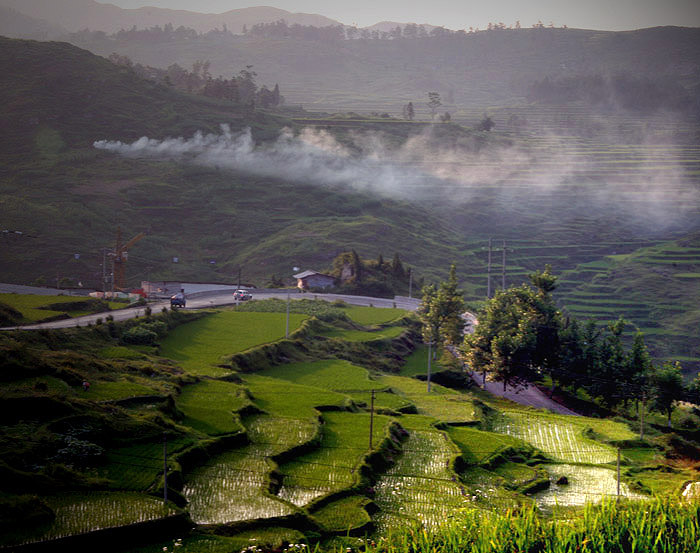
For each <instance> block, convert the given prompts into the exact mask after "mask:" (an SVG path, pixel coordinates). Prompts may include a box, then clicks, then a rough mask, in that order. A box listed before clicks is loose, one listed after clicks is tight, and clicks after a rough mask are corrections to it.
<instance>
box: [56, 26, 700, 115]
mask: <svg viewBox="0 0 700 553" xmlns="http://www.w3.org/2000/svg"><path fill="white" fill-rule="evenodd" d="M304 29H306V31H305V30H304ZM308 30H309V29H308V28H301V27H294V26H291V25H276V26H275V25H268V26H262V27H259V28H258V30H257V32H255V31H253V30H251V31H250V32H248V34H247V35H245V36H243V35H236V34H232V33H230V32H222V31H218V32H210V33H206V34H196V33H195V35H194V36H192V35H190V36H186V35H185V34H183V33H180V34H179V35H178V34H177V33H175V32H171V33H163V32H157V30H152V31H150V32H149V31H148V30H143V31H132V32H128V31H127V32H124V33H117V34H115V35H113V36H108V35H105V34H104V33H92V32H84V33H78V34H74V35H71V37H70V38H69V40H71V41H72V42H73V43H75V44H77V45H79V46H81V47H84V48H87V49H89V50H91V51H93V52H96V53H99V54H101V55H104V56H108V55H110V54H111V53H113V52H117V53H119V54H121V55H127V56H129V57H130V58H131V59H133V60H134V61H135V62H140V63H143V64H146V65H151V66H154V67H163V68H164V67H168V66H169V65H171V64H173V63H178V64H180V65H182V66H184V67H190V66H191V65H192V64H193V63H194V62H195V61H197V60H203V59H205V60H209V61H210V62H211V72H212V74H213V75H218V74H221V75H224V76H230V75H234V74H236V73H237V72H238V71H239V70H240V68H241V64H242V63H245V64H250V65H253V66H254V67H255V71H256V72H257V73H258V75H259V76H260V78H261V80H262V81H263V82H279V84H280V87H281V88H282V90H283V91H284V94H285V96H286V97H287V100H288V101H289V102H290V103H302V104H304V105H305V106H306V105H313V104H314V103H318V104H319V105H322V106H323V107H326V106H330V107H335V108H344V107H345V108H353V107H357V106H361V105H372V106H373V107H374V108H376V109H381V108H382V107H384V106H386V108H392V109H393V108H394V107H396V106H400V105H401V102H403V103H405V102H406V101H407V100H413V101H414V102H415V101H416V100H420V101H422V100H423V99H424V98H425V96H426V93H427V92H428V91H437V92H439V93H440V94H441V96H442V99H443V102H444V103H445V105H446V106H447V107H448V108H452V109H453V110H454V109H455V106H473V105H475V104H476V105H482V106H483V105H493V104H494V103H504V102H506V103H507V102H512V101H513V99H516V98H521V99H522V98H523V97H525V96H526V95H527V93H528V91H529V90H530V88H531V85H532V84H533V83H535V82H536V81H541V80H542V79H544V78H545V77H549V78H550V79H563V78H571V77H579V76H594V75H600V76H604V77H605V76H610V75H618V74H628V75H635V76H636V77H637V78H652V79H655V80H658V81H659V82H661V83H664V82H672V83H674V86H675V85H676V84H680V85H682V86H683V87H684V88H685V89H686V90H688V91H691V92H692V91H696V90H697V88H696V87H697V86H698V84H700V49H698V48H697V45H698V44H700V29H696V28H679V27H658V28H651V29H642V30H638V31H630V32H604V31H592V30H581V29H561V28H536V29H533V28H530V29H494V30H491V31H480V32H474V33H465V32H457V33H449V32H448V33H434V32H433V33H428V34H426V35H425V36H421V35H419V36H415V37H413V36H409V37H406V36H405V33H402V34H401V36H396V37H393V38H392V37H391V36H388V35H386V34H385V35H369V36H370V37H374V38H362V36H363V35H358V36H356V37H355V38H353V39H347V38H345V34H343V33H342V31H341V32H328V33H320V32H318V33H315V34H314V33H311V32H307V31H308ZM302 31H304V32H302ZM382 36H384V38H381V37H382Z"/></svg>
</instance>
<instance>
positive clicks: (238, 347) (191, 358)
mask: <svg viewBox="0 0 700 553" xmlns="http://www.w3.org/2000/svg"><path fill="white" fill-rule="evenodd" d="M306 318H307V317H306V316H305V315H301V314H296V313H295V314H292V315H290V317H289V319H290V320H289V328H290V332H291V331H293V330H294V329H296V328H298V327H299V325H301V323H302V322H303V321H304V320H305V319H306ZM285 325H286V320H285V316H284V315H283V314H277V313H244V312H238V311H221V312H218V313H214V314H212V315H209V316H207V317H204V318H202V319H199V320H197V321H194V322H191V323H187V324H184V325H182V326H179V327H177V328H176V329H174V330H173V331H172V332H171V333H169V334H168V337H167V338H166V339H165V340H163V342H162V344H161V349H160V353H161V355H163V356H164V357H169V358H170V359H174V360H175V361H177V362H178V363H179V364H181V365H182V366H183V367H184V368H186V369H187V370H188V371H190V372H192V373H194V374H202V375H209V376H219V375H221V374H225V373H226V371H224V370H222V369H220V368H217V367H216V365H217V364H219V363H222V362H225V360H226V356H228V355H233V354H234V353H238V352H241V351H244V350H246V349H249V348H251V347H253V346H258V345H261V344H266V343H269V342H274V341H276V340H279V339H281V338H284V335H285Z"/></svg>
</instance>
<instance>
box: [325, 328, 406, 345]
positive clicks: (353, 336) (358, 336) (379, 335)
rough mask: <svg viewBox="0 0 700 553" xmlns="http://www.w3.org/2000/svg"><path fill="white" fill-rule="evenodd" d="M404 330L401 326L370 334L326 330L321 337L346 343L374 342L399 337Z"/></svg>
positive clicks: (355, 331)
mask: <svg viewBox="0 0 700 553" xmlns="http://www.w3.org/2000/svg"><path fill="white" fill-rule="evenodd" d="M405 330H406V329H405V328H404V327H402V326H390V327H386V328H381V329H379V330H374V331H371V332H368V331H365V330H341V329H337V330H327V331H325V332H323V333H322V334H321V335H322V336H325V337H326V338H335V339H338V340H345V341H347V342H373V341H375V340H386V339H391V338H397V337H398V336H401V334H403V332H404V331H405Z"/></svg>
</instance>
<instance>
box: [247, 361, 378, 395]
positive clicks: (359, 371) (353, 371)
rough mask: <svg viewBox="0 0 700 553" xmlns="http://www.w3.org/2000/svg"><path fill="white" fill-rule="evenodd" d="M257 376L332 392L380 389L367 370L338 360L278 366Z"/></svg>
mask: <svg viewBox="0 0 700 553" xmlns="http://www.w3.org/2000/svg"><path fill="white" fill-rule="evenodd" d="M258 374H260V375H261V376H266V377H269V378H278V379H281V380H289V381H291V382H295V383H297V384H301V385H304V386H317V387H319V388H325V389H327V390H332V391H334V392H344V391H348V392H349V391H353V392H358V391H369V390H378V389H380V388H381V385H380V384H379V383H378V382H377V381H375V380H370V378H369V373H368V371H367V369H364V368H362V367H358V366H357V365H353V364H352V363H349V362H347V361H343V360H340V359H329V360H324V361H314V362H313V363H290V364H288V365H279V366H277V367H274V368H272V369H268V370H266V371H263V372H260V373H258Z"/></svg>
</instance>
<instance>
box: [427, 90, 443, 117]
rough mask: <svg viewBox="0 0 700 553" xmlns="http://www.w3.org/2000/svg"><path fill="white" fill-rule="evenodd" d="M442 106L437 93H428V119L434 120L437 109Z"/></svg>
mask: <svg viewBox="0 0 700 553" xmlns="http://www.w3.org/2000/svg"><path fill="white" fill-rule="evenodd" d="M441 105H442V100H441V99H440V94H438V93H437V92H428V107H429V108H430V117H431V119H435V115H436V114H437V110H438V108H439V107H440V106H441Z"/></svg>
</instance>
